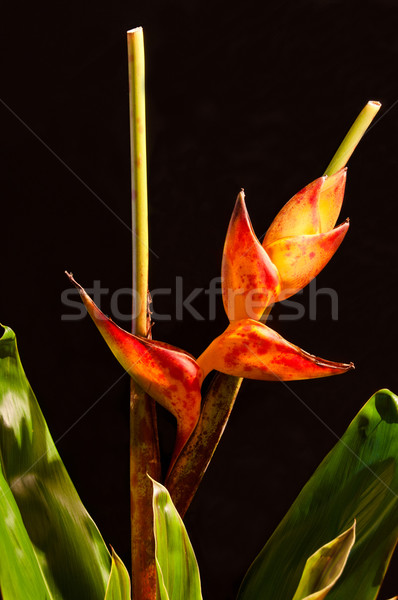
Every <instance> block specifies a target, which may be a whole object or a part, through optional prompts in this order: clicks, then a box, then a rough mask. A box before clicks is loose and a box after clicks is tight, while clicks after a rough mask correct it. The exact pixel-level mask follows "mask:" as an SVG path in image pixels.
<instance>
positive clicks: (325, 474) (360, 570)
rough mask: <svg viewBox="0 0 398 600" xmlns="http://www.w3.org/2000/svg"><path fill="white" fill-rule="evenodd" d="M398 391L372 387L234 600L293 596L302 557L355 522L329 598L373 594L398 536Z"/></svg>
mask: <svg viewBox="0 0 398 600" xmlns="http://www.w3.org/2000/svg"><path fill="white" fill-rule="evenodd" d="M397 466H398V398H397V396H395V395H394V394H392V393H391V392H389V391H388V390H380V391H379V392H377V393H376V394H375V395H374V396H373V397H372V398H371V399H370V400H369V401H368V402H367V403H366V404H365V406H364V407H363V408H362V410H361V411H360V412H359V413H358V415H357V416H356V417H355V419H354V420H353V421H352V423H351V424H350V426H349V428H348V429H347V431H346V432H345V434H344V435H343V437H342V438H341V439H340V441H339V442H338V443H337V444H336V446H335V447H334V448H333V449H332V451H331V452H330V453H329V454H328V455H327V457H326V458H325V459H324V461H323V462H322V463H321V465H320V466H319V467H318V469H317V470H316V471H315V473H314V475H313V476H312V478H311V479H310V480H309V482H308V483H307V484H306V485H305V487H304V488H303V490H302V491H301V493H300V494H299V496H298V498H297V499H296V501H295V502H294V504H293V506H292V507H291V508H290V510H289V511H288V513H287V514H286V516H285V517H284V519H283V520H282V522H281V523H280V525H279V526H278V527H277V529H276V530H275V532H274V533H273V535H272V536H271V538H270V539H269V540H268V542H267V544H266V545H265V546H264V548H263V550H262V551H261V553H260V554H259V556H258V557H257V558H256V560H255V561H254V563H253V565H252V566H251V568H250V569H249V571H248V573H247V574H246V577H245V579H244V581H243V583H242V586H241V589H240V591H239V594H238V600H258V599H259V598H264V599H272V600H286V599H287V598H293V596H294V593H295V590H296V589H297V586H298V584H299V580H300V577H301V574H302V572H303V569H304V565H305V561H306V559H307V557H308V556H311V555H312V554H313V553H314V552H315V551H316V550H317V549H318V548H320V547H321V546H322V545H324V544H325V543H327V542H328V541H329V540H331V539H334V538H335V537H336V536H337V535H339V534H340V533H341V532H343V531H345V530H346V529H347V528H348V527H349V526H350V525H351V524H352V522H353V521H354V519H355V520H356V522H357V528H356V542H355V546H354V547H353V549H352V551H351V553H350V556H349V558H348V561H347V565H346V567H345V569H344V572H343V574H342V576H341V577H340V579H339V581H338V582H337V583H336V585H335V586H334V587H333V589H332V590H331V591H330V592H329V594H328V600H347V598H349V599H350V600H374V598H376V596H377V593H378V590H379V587H380V585H381V583H382V580H383V577H384V574H385V571H386V569H387V566H388V563H389V560H390V558H391V555H392V552H393V550H394V547H395V544H396V542H397V538H398V468H397Z"/></svg>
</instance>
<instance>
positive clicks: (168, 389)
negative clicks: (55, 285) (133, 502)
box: [66, 273, 203, 465]
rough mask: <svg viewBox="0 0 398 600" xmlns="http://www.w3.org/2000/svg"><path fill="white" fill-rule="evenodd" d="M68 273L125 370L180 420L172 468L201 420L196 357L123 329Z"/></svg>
mask: <svg viewBox="0 0 398 600" xmlns="http://www.w3.org/2000/svg"><path fill="white" fill-rule="evenodd" d="M66 274H67V275H68V277H69V279H70V281H71V282H72V283H73V284H74V285H75V286H76V287H77V289H78V290H79V293H80V296H81V299H82V301H83V303H84V305H85V307H86V309H87V312H88V314H89V315H90V317H91V318H92V320H93V321H94V323H95V325H96V326H97V328H98V330H99V332H100V333H101V335H102V337H103V338H104V340H105V341H106V343H107V344H108V346H109V348H110V349H111V351H112V352H113V354H114V356H115V357H116V358H117V360H118V361H119V363H120V364H121V365H122V367H123V368H124V369H125V370H126V371H127V372H128V373H129V375H130V376H131V377H132V378H133V379H134V380H135V381H136V382H137V383H138V384H139V385H140V387H142V389H143V390H144V391H145V392H146V393H147V394H149V396H151V397H152V398H153V399H154V400H156V401H157V402H159V404H161V405H162V406H163V407H164V408H166V409H167V410H169V411H170V412H171V413H172V414H173V415H174V416H175V417H176V419H177V437H176V443H175V447H174V452H173V456H172V459H171V465H172V464H173V463H174V461H175V459H176V458H177V456H178V454H179V453H180V452H181V450H182V448H183V447H184V445H185V443H186V442H187V440H188V438H189V436H190V435H191V433H192V431H193V430H194V428H195V426H196V423H197V421H198V419H199V413H200V405H201V393H200V388H201V385H202V381H203V373H202V369H201V368H200V366H199V365H198V363H197V362H196V361H195V359H194V358H193V356H191V355H190V354H188V353H187V352H184V351H183V350H180V349H179V348H176V347H174V346H171V345H169V344H165V343H163V342H156V341H154V340H149V339H146V338H142V337H139V336H136V335H133V334H132V333H129V332H127V331H125V330H124V329H121V328H120V327H119V326H118V325H116V323H114V322H113V321H112V320H111V319H109V318H108V317H107V316H106V315H104V313H103V312H101V311H100V309H99V308H98V307H97V306H96V304H94V302H93V301H92V299H91V298H90V297H89V296H88V294H87V293H86V292H85V290H84V289H83V288H82V287H81V286H80V285H79V284H78V283H77V282H76V281H75V280H74V279H73V276H72V275H71V274H69V273H66Z"/></svg>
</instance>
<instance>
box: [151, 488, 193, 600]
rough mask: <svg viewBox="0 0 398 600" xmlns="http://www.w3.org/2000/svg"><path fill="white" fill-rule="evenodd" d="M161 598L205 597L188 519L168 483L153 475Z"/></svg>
mask: <svg viewBox="0 0 398 600" xmlns="http://www.w3.org/2000/svg"><path fill="white" fill-rule="evenodd" d="M152 483H153V513H154V532H155V552H156V569H157V575H158V595H159V598H160V600H187V599H188V598H189V600H202V592H201V586H200V576H199V568H198V564H197V562H196V557H195V554H194V551H193V549H192V546H191V542H190V541H189V537H188V534H187V532H186V529H185V526H184V523H183V522H182V519H181V517H180V515H179V514H178V512H177V510H176V508H175V506H174V504H173V503H172V501H171V498H170V495H169V492H168V491H167V490H166V488H165V487H163V486H162V485H160V483H157V482H156V481H154V480H153V479H152Z"/></svg>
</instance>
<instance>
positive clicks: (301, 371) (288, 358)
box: [198, 319, 354, 381]
mask: <svg viewBox="0 0 398 600" xmlns="http://www.w3.org/2000/svg"><path fill="white" fill-rule="evenodd" d="M198 364H199V365H200V367H201V368H202V370H203V373H204V376H206V375H207V374H208V373H209V372H210V371H211V370H212V369H216V370H217V371H220V372H221V373H225V374H227V375H235V376H237V377H246V378H248V379H259V380H266V381H280V380H282V381H291V380H298V379H315V378H318V377H327V376H329V375H339V374H341V373H345V372H346V371H349V370H350V369H353V368H354V365H353V363H349V364H345V363H337V362H332V361H329V360H325V359H323V358H318V357H316V356H313V355H312V354H309V353H308V352H305V351H304V350H301V348H299V347H298V346H295V345H294V344H291V343H290V342H288V341H287V340H285V339H284V338H283V337H282V336H280V335H279V334H278V333H276V331H273V330H272V329H270V328H269V327H267V326H266V325H264V324H263V323H261V322H259V321H255V320H253V319H243V320H241V321H234V322H233V323H230V325H229V327H227V329H226V330H225V331H224V333H223V334H221V335H220V336H219V337H217V338H216V339H215V340H213V342H212V343H211V344H210V346H208V348H206V350H205V351H204V352H203V354H202V355H201V356H200V357H199V358H198Z"/></svg>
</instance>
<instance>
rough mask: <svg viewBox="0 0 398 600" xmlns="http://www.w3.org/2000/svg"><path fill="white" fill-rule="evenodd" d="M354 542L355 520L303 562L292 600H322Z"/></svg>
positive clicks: (342, 568)
mask: <svg viewBox="0 0 398 600" xmlns="http://www.w3.org/2000/svg"><path fill="white" fill-rule="evenodd" d="M354 542H355V522H354V524H353V526H352V527H350V529H347V531H344V533H342V534H341V535H339V536H338V537H337V538H335V539H334V540H332V541H331V542H329V543H328V544H325V545H324V546H322V547H321V548H319V550H317V551H316V552H315V553H314V554H313V555H312V556H310V557H309V559H308V560H307V562H306V563H305V567H304V571H303V574H302V576H301V579H300V583H299V585H298V588H297V590H296V593H295V594H294V598H293V600H323V599H324V598H326V596H327V594H328V593H329V592H330V590H331V589H332V587H333V586H334V584H335V583H336V581H338V579H339V577H340V575H341V574H342V572H343V570H344V567H345V565H346V562H347V559H348V555H349V554H350V552H351V548H352V546H353V545H354Z"/></svg>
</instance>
